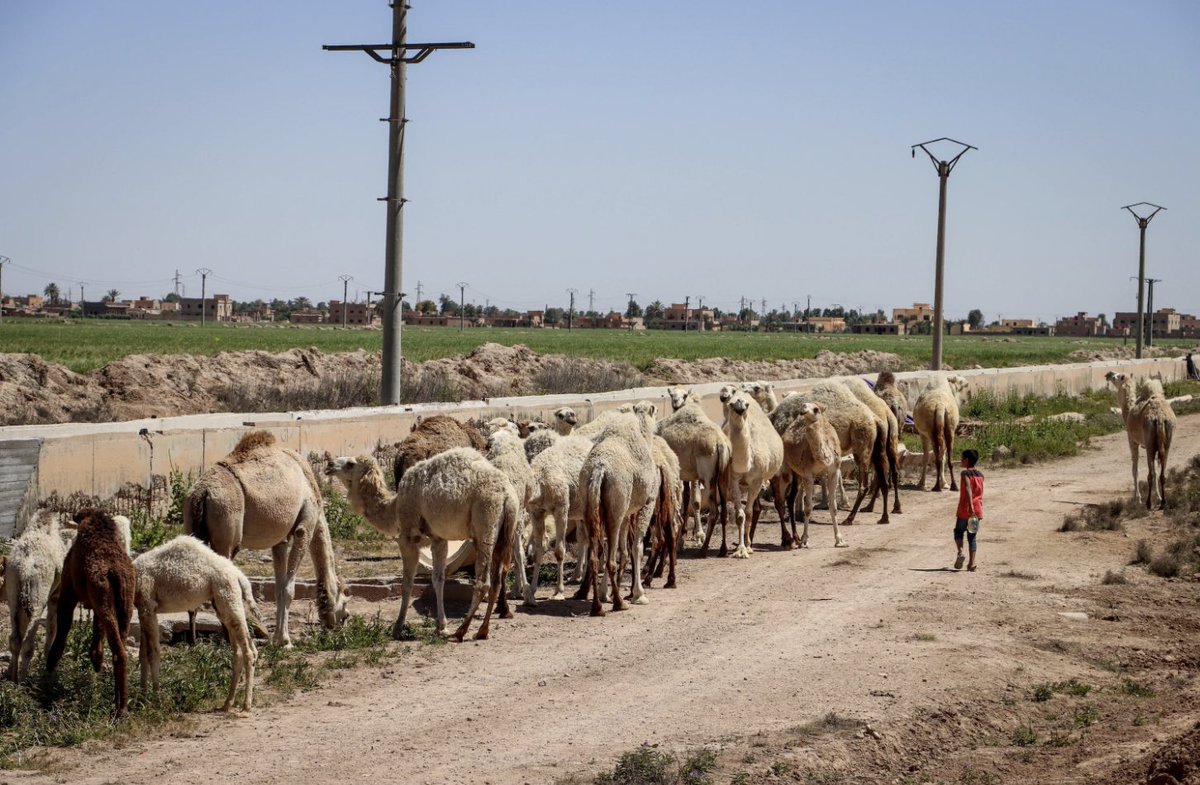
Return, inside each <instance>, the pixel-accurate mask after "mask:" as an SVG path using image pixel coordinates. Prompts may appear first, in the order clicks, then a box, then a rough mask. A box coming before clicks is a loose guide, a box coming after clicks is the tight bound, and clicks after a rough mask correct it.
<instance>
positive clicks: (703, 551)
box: [697, 509, 725, 559]
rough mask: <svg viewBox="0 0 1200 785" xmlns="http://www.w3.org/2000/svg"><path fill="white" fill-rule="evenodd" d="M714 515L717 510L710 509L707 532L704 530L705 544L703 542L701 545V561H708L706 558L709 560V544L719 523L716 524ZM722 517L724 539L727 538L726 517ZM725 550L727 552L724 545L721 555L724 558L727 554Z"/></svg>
mask: <svg viewBox="0 0 1200 785" xmlns="http://www.w3.org/2000/svg"><path fill="white" fill-rule="evenodd" d="M714 513H715V510H712V509H710V510H709V511H708V526H707V527H706V528H705V530H704V542H702V543H701V544H700V558H701V559H706V558H708V543H709V541H710V540H711V539H712V536H713V530H714V529H715V528H716V526H717V523H716V521H714V520H713V515H714ZM697 517H699V516H697ZM720 517H721V518H722V521H721V537H722V538H724V536H725V521H724V520H723V519H724V516H723V515H722V516H720ZM724 550H725V546H724V545H722V546H721V551H722V553H721V555H722V556H724V555H725V554H724Z"/></svg>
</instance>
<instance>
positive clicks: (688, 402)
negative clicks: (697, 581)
mask: <svg viewBox="0 0 1200 785" xmlns="http://www.w3.org/2000/svg"><path fill="white" fill-rule="evenodd" d="M667 395H668V396H669V397H670V399H671V408H672V410H673V412H672V414H671V415H670V416H668V417H665V418H663V420H662V421H660V422H659V423H658V435H659V436H661V437H662V438H663V439H665V440H666V442H667V444H669V445H670V446H671V449H672V450H674V451H675V456H676V457H677V458H678V459H679V476H680V479H682V480H683V484H684V491H683V498H684V499H686V500H687V502H688V505H689V506H691V507H692V511H693V513H694V518H693V527H692V535H693V537H694V538H695V539H697V540H700V539H701V538H702V536H703V535H702V534H701V532H702V531H703V528H702V526H701V522H700V512H701V510H700V505H693V499H694V496H695V494H694V492H693V488H694V487H695V486H696V485H702V486H703V494H702V504H706V505H707V508H708V510H709V512H710V515H716V517H717V520H720V521H721V523H722V526H724V522H725V517H726V511H727V509H726V502H727V501H728V498H729V479H730V473H729V471H730V470H729V467H730V461H731V460H732V458H733V447H732V446H731V445H730V444H729V437H728V436H726V435H725V433H724V432H723V431H722V430H721V428H720V426H718V425H717V424H716V423H715V422H713V421H712V420H711V419H710V418H709V416H708V415H707V414H705V413H704V409H703V408H701V406H700V399H699V398H697V397H696V395H695V394H694V393H692V392H691V391H690V390H688V389H687V388H685V387H672V388H670V389H668V390H667ZM710 525H715V521H712V522H711V524H710ZM724 539H725V538H724V534H722V540H724ZM700 555H701V556H707V555H708V553H707V549H702V550H701V551H700ZM721 555H722V556H724V555H725V551H724V550H722V553H721Z"/></svg>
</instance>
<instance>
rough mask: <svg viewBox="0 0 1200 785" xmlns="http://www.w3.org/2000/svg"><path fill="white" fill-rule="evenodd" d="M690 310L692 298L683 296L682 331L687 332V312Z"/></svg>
mask: <svg viewBox="0 0 1200 785" xmlns="http://www.w3.org/2000/svg"><path fill="white" fill-rule="evenodd" d="M691 309H692V298H691V297H690V296H685V297H684V298H683V331H684V332H685V333H686V332H687V323H688V311H690V310H691Z"/></svg>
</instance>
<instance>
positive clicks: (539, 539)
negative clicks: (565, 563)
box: [517, 510, 561, 606]
mask: <svg viewBox="0 0 1200 785" xmlns="http://www.w3.org/2000/svg"><path fill="white" fill-rule="evenodd" d="M555 520H557V519H555ZM529 521H530V525H531V529H530V537H532V538H533V572H532V573H531V574H530V576H529V580H528V581H526V582H525V591H524V597H525V604H526V605H529V606H534V605H537V590H538V583H539V580H538V578H539V573H540V571H541V568H542V559H544V558H546V544H545V541H546V512H545V511H544V510H538V511H537V512H533V513H530V514H529ZM554 534H555V541H556V542H557V539H558V528H557V527H556V528H555V530H554ZM560 566H561V563H560ZM517 569H518V570H519V571H520V572H521V574H522V575H523V574H524V573H525V566H524V564H523V563H520V564H518V565H517Z"/></svg>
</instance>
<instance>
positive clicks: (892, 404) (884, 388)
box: [875, 371, 908, 430]
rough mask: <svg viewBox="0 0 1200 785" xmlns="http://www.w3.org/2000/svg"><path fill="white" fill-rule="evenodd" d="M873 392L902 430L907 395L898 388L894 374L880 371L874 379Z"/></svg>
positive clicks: (905, 415)
mask: <svg viewBox="0 0 1200 785" xmlns="http://www.w3.org/2000/svg"><path fill="white" fill-rule="evenodd" d="M875 394H876V395H878V396H879V397H880V398H881V399H883V402H884V403H886V404H887V407H888V408H889V409H891V410H892V414H893V415H895V417H896V423H897V424H898V425H899V426H900V430H904V423H905V422H906V421H907V420H908V397H907V396H906V395H905V394H904V393H903V392H902V391H901V390H900V387H899V384H898V383H897V382H896V374H894V373H892V372H891V371H880V372H879V376H878V377H876V379H875Z"/></svg>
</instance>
